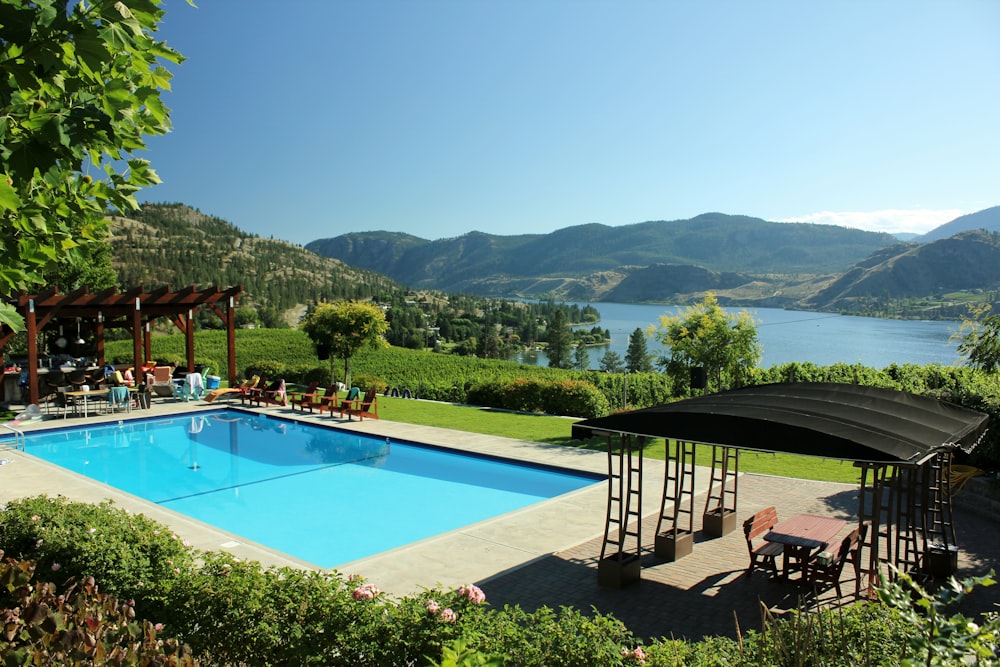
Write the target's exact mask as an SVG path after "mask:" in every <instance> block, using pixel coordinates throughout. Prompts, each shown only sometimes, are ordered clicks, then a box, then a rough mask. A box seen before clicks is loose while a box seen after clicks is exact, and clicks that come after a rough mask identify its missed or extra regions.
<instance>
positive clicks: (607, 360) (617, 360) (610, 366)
mask: <svg viewBox="0 0 1000 667" xmlns="http://www.w3.org/2000/svg"><path fill="white" fill-rule="evenodd" d="M600 368H601V370H602V371H604V372H605V373H621V372H622V371H624V370H625V364H623V363H622V357H621V355H620V354H618V353H617V352H615V351H614V350H608V351H607V352H605V353H604V356H603V357H601V361H600Z"/></svg>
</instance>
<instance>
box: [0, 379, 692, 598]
mask: <svg viewBox="0 0 1000 667" xmlns="http://www.w3.org/2000/svg"><path fill="white" fill-rule="evenodd" d="M225 407H229V406H227V405H225V404H221V405H220V404H218V403H215V404H206V403H204V402H202V401H191V402H187V403H184V402H177V401H173V400H170V399H166V400H163V399H160V400H154V401H153V404H152V406H151V407H150V409H148V410H136V411H133V412H132V413H131V415H123V414H122V413H116V414H110V415H105V414H101V415H91V416H90V417H88V418H86V419H84V418H74V417H69V418H66V419H63V418H61V417H54V416H50V418H49V419H45V420H43V421H40V422H26V423H23V424H22V425H20V427H19V428H20V429H21V430H22V431H24V432H26V433H28V432H31V431H35V430H39V429H51V428H62V427H85V426H91V425H97V424H104V423H114V422H117V421H118V420H119V419H124V418H129V417H131V418H135V417H139V418H148V417H159V416H181V417H183V416H187V415H191V414H197V413H199V412H203V411H207V410H217V409H219V408H225ZM232 407H239V406H238V404H234V405H233V406H232ZM252 412H255V413H263V414H270V415H273V416H276V417H282V418H286V419H294V420H296V421H301V422H304V423H315V424H321V425H329V426H335V427H337V428H340V429H346V430H354V431H359V432H364V433H366V434H369V435H376V436H379V437H388V438H392V439H394V440H400V441H412V442H417V443H424V444H430V445H437V446H441V447H448V448H451V449H455V450H460V451H470V452H476V453H479V454H488V455H491V456H497V457H501V458H506V459H512V460H518V461H528V462H531V463H536V464H537V463H540V464H545V465H551V466H556V467H559V468H565V469H569V470H576V471H583V472H589V473H598V474H601V475H604V474H606V472H607V455H606V454H605V453H604V452H596V451H589V450H583V449H573V448H568V447H563V446H559V445H546V444H544V443H537V442H528V441H522V440H514V439H510V438H500V437H495V436H486V435H479V434H475V433H468V432H465V431H452V430H448V429H440V428H432V427H428V426H418V425H412V424H403V423H399V422H390V421H386V420H381V419H379V420H373V419H366V420H365V421H363V422H360V421H358V420H354V421H347V420H341V419H336V418H331V417H330V416H329V415H328V414H325V415H323V416H321V415H319V414H318V413H315V414H310V413H302V412H300V411H293V410H291V409H289V408H282V407H270V408H261V409H254V410H252ZM568 428H569V422H567V429H568ZM0 459H7V460H8V461H9V462H8V463H7V464H6V465H3V466H0V503H5V502H7V501H9V500H13V499H15V498H21V497H26V496H33V495H38V494H41V493H45V494H48V495H63V496H65V497H67V498H70V499H72V500H78V501H84V502H100V501H102V500H105V499H110V500H112V501H113V502H114V503H115V504H116V505H118V506H120V507H123V508H126V509H128V510H130V511H135V512H141V513H143V514H145V515H147V516H149V517H150V518H153V519H156V520H158V521H161V522H162V523H164V524H166V525H168V526H170V527H171V528H173V529H174V531H176V532H177V534H178V535H180V536H181V537H183V538H184V539H186V540H188V541H189V542H190V543H191V544H192V545H193V546H194V547H196V548H198V549H203V550H214V551H226V552H229V553H232V554H233V555H234V556H237V557H239V558H243V559H252V560H257V561H260V562H261V563H263V564H265V565H274V566H285V565H288V566H294V567H306V568H312V569H320V568H318V567H317V566H315V565H312V564H311V563H307V562H305V561H301V560H298V559H296V558H294V557H291V556H289V555H288V554H284V553H281V552H279V551H275V550H273V549H270V548H268V547H267V546H265V545H262V544H258V543H255V542H251V541H249V540H246V539H244V538H242V537H240V536H237V535H233V534H231V533H228V532H226V531H223V530H220V529H218V528H215V527H214V526H210V525H208V524H204V523H201V522H199V521H196V520H194V519H191V518H189V517H187V516H185V515H183V514H180V513H178V512H174V511H172V510H169V509H166V508H164V507H162V506H160V505H157V504H155V503H151V502H149V501H146V500H143V499H141V498H138V497H136V496H133V495H131V494H128V493H125V492H123V491H120V490H118V489H115V488H113V487H110V486H108V485H106V484H102V483H100V482H97V481H94V480H92V479H90V478H88V477H84V476H83V475H79V474H77V473H74V472H71V471H69V470H66V469H64V468H61V467H59V466H56V465H54V464H51V463H48V462H46V461H42V460H40V459H37V458H35V457H33V456H31V455H30V454H26V453H24V452H21V451H15V450H0ZM648 464H649V465H650V466H653V469H655V471H656V474H650V475H646V476H645V484H646V486H645V488H644V489H643V496H644V497H645V498H656V497H658V494H660V493H661V492H662V476H661V472H660V471H661V470H662V466H663V462H662V461H649V463H648ZM700 477H701V478H702V480H705V479H706V478H707V475H700ZM703 484H704V482H703ZM699 490H700V489H699ZM606 503H607V485H606V482H603V481H597V482H595V483H594V484H593V485H591V486H588V487H586V488H584V489H580V490H577V491H573V492H570V493H567V494H564V495H562V496H559V497H557V498H553V499H551V500H546V501H542V502H539V503H536V504H534V505H531V506H529V507H525V508H522V509H520V510H517V511H514V512H510V513H508V514H504V515H501V516H498V517H494V518H492V519H487V520H484V521H480V522H477V523H474V524H471V525H469V526H465V527H463V528H459V529H456V530H452V531H449V532H446V533H442V534H440V535H436V536H434V537H430V538H427V539H424V540H420V541H418V542H414V543H411V544H408V545H405V546H402V547H398V548H396V549H392V550H389V551H385V552H382V553H379V554H376V555H374V556H371V557H368V558H363V559H360V560H357V561H353V562H350V563H345V564H342V565H341V566H338V567H336V568H335V569H336V570H337V571H339V572H342V573H344V574H359V575H361V576H363V577H365V578H366V579H368V580H370V581H372V582H374V583H376V584H378V586H379V588H381V589H382V590H383V591H385V592H388V593H391V594H393V595H397V596H402V595H406V594H410V593H416V592H419V591H421V590H423V589H424V588H432V587H435V586H442V587H455V586H460V585H462V584H467V583H472V582H479V581H483V580H486V579H488V578H490V577H493V576H496V575H498V574H502V573H504V572H507V571H510V570H513V569H516V568H518V567H521V566H523V565H524V564H526V563H529V562H531V561H533V560H536V559H538V558H542V557H544V556H546V555H548V554H551V553H554V552H557V551H561V550H564V549H568V548H570V547H572V546H574V545H577V544H579V543H581V542H585V541H587V540H590V539H593V538H595V537H600V536H602V535H603V531H604V514H605V510H606ZM331 509H332V508H331ZM657 509H658V508H657ZM339 511H343V512H350V507H344V508H341V509H340V510H339ZM307 537H308V536H303V539H307ZM344 539H350V536H349V535H345V536H344Z"/></svg>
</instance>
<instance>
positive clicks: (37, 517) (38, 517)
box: [31, 514, 42, 521]
mask: <svg viewBox="0 0 1000 667" xmlns="http://www.w3.org/2000/svg"><path fill="white" fill-rule="evenodd" d="M41 518H42V517H40V516H38V515H37V514H32V515H31V520H32V521H39V520H40V519H41Z"/></svg>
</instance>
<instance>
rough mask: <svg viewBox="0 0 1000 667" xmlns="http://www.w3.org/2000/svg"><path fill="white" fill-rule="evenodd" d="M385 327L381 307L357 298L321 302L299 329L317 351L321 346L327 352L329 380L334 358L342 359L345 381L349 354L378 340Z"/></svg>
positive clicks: (346, 379) (347, 373)
mask: <svg viewBox="0 0 1000 667" xmlns="http://www.w3.org/2000/svg"><path fill="white" fill-rule="evenodd" d="M388 328H389V325H388V323H387V322H386V320H385V313H383V312H382V309H381V308H379V307H378V306H376V305H374V304H370V303H360V302H357V301H338V302H336V303H321V304H319V305H318V306H316V308H315V309H313V310H312V312H310V313H309V314H308V315H306V318H305V319H304V320H303V322H302V330H303V331H305V332H306V335H307V336H309V338H310V339H311V340H312V342H313V345H315V346H316V348H317V351H319V350H320V349H321V348H325V349H326V350H327V351H328V353H329V358H330V382H333V380H334V372H333V364H334V361H335V359H336V358H337V357H340V358H341V359H343V360H344V382H345V383H349V382H350V378H351V357H352V356H354V354H355V353H356V352H357V351H358V350H360V349H361V348H362V347H364V346H366V345H371V346H377V345H379V344H381V342H382V337H383V336H384V335H385V332H386V331H387V330H388ZM321 356H322V355H321Z"/></svg>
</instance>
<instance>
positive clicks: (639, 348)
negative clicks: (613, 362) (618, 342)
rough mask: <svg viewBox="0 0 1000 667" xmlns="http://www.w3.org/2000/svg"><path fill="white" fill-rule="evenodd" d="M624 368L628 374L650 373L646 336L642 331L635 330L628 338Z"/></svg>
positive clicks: (650, 363) (651, 365)
mask: <svg viewBox="0 0 1000 667" xmlns="http://www.w3.org/2000/svg"><path fill="white" fill-rule="evenodd" d="M625 367H626V368H627V369H628V372H629V373H651V372H652V371H653V362H652V361H651V360H650V358H649V351H648V350H647V348H646V334H645V332H644V331H643V330H642V329H636V330H635V331H633V332H632V333H631V334H630V335H629V337H628V350H627V351H626V352H625Z"/></svg>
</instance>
